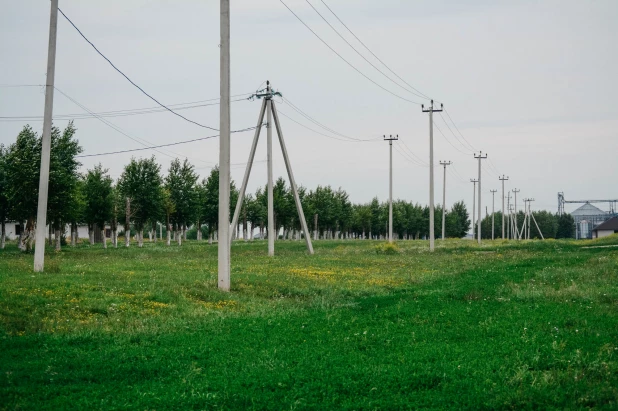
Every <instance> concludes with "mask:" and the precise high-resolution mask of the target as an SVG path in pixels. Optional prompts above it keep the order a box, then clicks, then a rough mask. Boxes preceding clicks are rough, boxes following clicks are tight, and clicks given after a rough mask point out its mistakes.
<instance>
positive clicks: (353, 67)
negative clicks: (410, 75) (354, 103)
mask: <svg viewBox="0 0 618 411" xmlns="http://www.w3.org/2000/svg"><path fill="white" fill-rule="evenodd" d="M279 1H280V2H281V4H283V5H284V6H285V8H286V9H288V10H289V11H290V13H292V14H293V15H294V17H296V18H297V19H298V21H300V22H301V23H302V24H303V25H304V26H305V27H306V28H307V29H308V30H309V31H310V32H311V33H313V35H314V36H316V37H317V38H318V40H320V41H321V42H322V43H323V44H324V45H325V46H326V47H328V48H329V49H330V50H331V51H332V52H333V53H335V54H336V55H337V56H338V57H339V58H340V59H341V60H343V61H344V62H345V63H346V64H347V65H348V66H350V67H351V68H352V69H354V71H356V72H357V73H358V74H360V75H361V76H363V77H365V78H366V79H367V80H369V81H370V82H372V83H373V84H375V85H376V86H378V87H380V88H381V89H382V90H384V91H386V92H387V93H389V94H392V95H393V96H395V97H397V98H399V99H401V100H404V101H407V102H409V103H413V104H417V105H419V106H420V105H421V103H419V102H417V101H413V100H409V99H407V98H405V97H402V96H400V95H398V94H396V93H394V92H392V91H390V90H389V89H387V88H385V87H384V86H381V85H380V84H378V83H376V82H375V81H374V80H373V79H371V78H370V77H368V76H367V75H366V74H365V73H363V72H362V71H360V70H359V69H357V68H356V67H355V66H354V65H353V64H352V63H350V62H349V61H348V60H346V59H345V58H343V56H342V55H341V54H339V53H338V52H337V51H335V49H333V48H332V47H331V46H330V45H329V44H328V43H327V42H326V41H324V40H323V39H322V37H320V36H318V34H317V33H316V32H315V31H313V30H312V29H311V27H309V26H308V25H307V23H305V22H304V21H303V20H302V19H301V18H300V17H298V15H297V14H296V13H294V11H293V10H292V9H291V8H289V7H288V5H287V4H285V3H284V2H283V0H279Z"/></svg>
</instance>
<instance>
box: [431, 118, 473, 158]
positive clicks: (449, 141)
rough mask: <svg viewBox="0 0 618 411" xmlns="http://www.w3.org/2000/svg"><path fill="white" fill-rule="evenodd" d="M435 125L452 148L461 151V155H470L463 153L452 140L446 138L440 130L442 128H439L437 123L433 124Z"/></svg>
mask: <svg viewBox="0 0 618 411" xmlns="http://www.w3.org/2000/svg"><path fill="white" fill-rule="evenodd" d="M433 125H434V126H435V127H436V128H437V129H438V131H439V132H440V134H442V137H444V139H445V140H446V141H447V143H449V144H450V145H451V147H453V148H454V149H455V150H457V151H459V152H460V153H461V154H465V155H469V154H470V153H466V152H463V151H461V150H460V149H458V148H457V147H456V146H455V145H454V144H453V143H451V140H449V139H448V138H446V136H445V135H444V133H443V132H442V130H440V127H438V125H437V124H436V122H435V121H434V122H433Z"/></svg>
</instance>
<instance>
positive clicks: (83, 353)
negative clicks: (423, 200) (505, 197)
mask: <svg viewBox="0 0 618 411" xmlns="http://www.w3.org/2000/svg"><path fill="white" fill-rule="evenodd" d="M437 244H438V249H437V250H436V252H435V253H433V254H430V253H429V252H428V249H427V243H426V242H422V241H409V242H400V243H398V248H399V251H397V252H394V253H389V252H388V251H389V250H388V249H385V248H384V247H383V244H382V243H378V242H371V241H326V242H325V241H321V242H317V243H314V247H315V250H316V254H315V255H314V256H308V255H306V253H305V249H304V244H303V243H300V242H289V241H285V242H282V241H280V242H278V243H277V244H276V252H277V256H276V257H274V258H268V257H267V256H266V251H267V246H266V243H265V242H256V243H250V244H247V243H242V242H240V243H236V244H234V246H233V248H232V253H233V262H232V271H233V276H232V292H231V293H222V292H219V291H218V290H217V288H216V283H217V282H216V258H217V248H216V245H210V246H209V245H208V244H206V243H197V242H188V243H186V244H184V245H183V246H182V247H178V246H174V245H173V246H171V247H166V246H165V245H163V244H162V243H158V244H151V243H147V244H146V245H145V247H144V248H143V249H138V248H137V247H133V246H132V247H131V248H129V249H125V248H119V249H108V250H103V249H101V248H100V245H99V246H97V247H89V246H87V245H82V246H79V247H77V248H75V249H70V248H69V247H67V248H65V249H64V250H63V251H62V252H61V253H58V254H54V253H53V252H51V253H50V257H49V259H48V261H47V263H46V268H47V273H45V274H34V273H33V272H32V265H33V263H32V262H33V256H32V255H23V254H21V253H19V252H18V251H17V248H16V247H15V245H14V244H11V245H9V246H8V247H7V249H6V250H4V251H0V409H7V410H13V409H36V410H40V409H50V410H59V409H78V410H85V409H141V410H163V409H177V410H180V409H239V410H245V409H274V410H284V409H285V410H288V409H290V410H292V409H297V410H306V409H313V410H325V409H355V410H360V409H363V410H373V409H379V410H388V409H417V408H433V409H445V408H451V409H522V408H523V409H552V408H558V409H565V408H567V409H580V408H596V409H616V408H618V247H606V248H584V247H585V246H595V245H615V244H618V237H617V236H613V237H610V238H607V239H603V240H600V241H595V242H573V241H551V240H550V241H545V242H540V241H534V242H521V243H517V244H516V243H502V242H501V241H496V242H494V243H491V242H487V243H485V244H484V245H483V246H482V247H477V246H476V244H474V243H473V242H471V241H447V242H446V244H443V243H441V242H440V241H437Z"/></svg>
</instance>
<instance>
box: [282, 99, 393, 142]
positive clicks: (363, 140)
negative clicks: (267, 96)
mask: <svg viewBox="0 0 618 411" xmlns="http://www.w3.org/2000/svg"><path fill="white" fill-rule="evenodd" d="M283 100H284V101H285V102H286V103H287V104H288V105H289V106H290V108H291V109H292V110H294V111H296V112H297V113H298V114H300V115H301V116H303V117H305V118H306V119H307V120H309V121H310V122H312V123H313V124H315V125H316V126H318V127H321V128H323V129H324V130H326V131H328V132H330V133H333V134H335V135H338V136H339V137H343V138H347V139H350V140H354V141H359V142H366V141H374V140H379V139H381V137H375V138H369V139H362V138H356V137H350V136H347V135H345V134H342V133H340V132H338V131H335V130H333V129H332V128H330V127H327V126H325V125H324V124H322V123H320V122H319V121H317V120H316V119H314V118H313V117H311V116H310V115H309V114H307V113H305V112H304V111H302V110H301V109H300V108H298V106H296V105H294V103H292V102H291V101H290V100H289V99H287V98H283Z"/></svg>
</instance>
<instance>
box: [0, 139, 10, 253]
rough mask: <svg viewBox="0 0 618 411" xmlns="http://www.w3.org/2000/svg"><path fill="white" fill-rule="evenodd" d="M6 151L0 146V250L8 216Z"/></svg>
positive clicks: (3, 244) (4, 237)
mask: <svg viewBox="0 0 618 411" xmlns="http://www.w3.org/2000/svg"><path fill="white" fill-rule="evenodd" d="M6 154H7V153H6V149H5V148H4V146H3V145H2V144H0V250H4V246H5V242H6V220H7V218H8V216H9V199H8V196H7V192H8V180H7V178H6Z"/></svg>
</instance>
